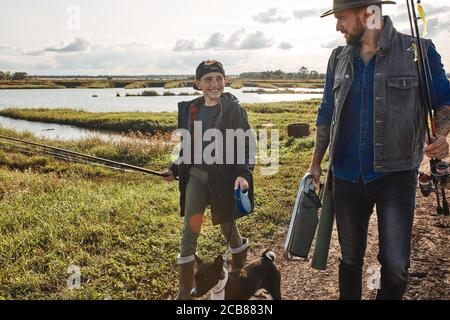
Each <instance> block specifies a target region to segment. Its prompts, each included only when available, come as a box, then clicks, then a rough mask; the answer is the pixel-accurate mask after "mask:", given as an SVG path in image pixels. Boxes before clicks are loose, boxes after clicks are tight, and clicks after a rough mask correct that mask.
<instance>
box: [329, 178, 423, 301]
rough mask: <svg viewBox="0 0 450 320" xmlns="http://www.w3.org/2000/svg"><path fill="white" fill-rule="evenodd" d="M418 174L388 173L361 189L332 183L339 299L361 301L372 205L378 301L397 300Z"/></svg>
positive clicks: (403, 284) (405, 272) (403, 277)
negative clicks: (338, 250)
mask: <svg viewBox="0 0 450 320" xmlns="http://www.w3.org/2000/svg"><path fill="white" fill-rule="evenodd" d="M416 186H417V172H416V171H415V170H411V171H404V172H397V173H392V174H389V175H387V176H385V177H382V178H380V179H378V180H375V181H373V182H370V183H368V184H364V183H363V182H362V181H360V182H359V183H353V182H350V181H347V180H341V179H337V178H334V179H333V198H334V205H335V209H336V222H337V228H338V236H339V243H340V246H341V254H342V259H341V263H340V266H339V290H340V299H361V292H362V272H363V270H362V267H363V262H364V254H365V250H366V244H367V232H368V226H369V219H370V216H371V214H372V211H373V208H374V205H376V210H377V217H378V234H379V252H378V261H379V262H380V264H381V288H380V290H378V293H377V299H401V298H402V297H403V294H404V293H405V290H406V285H407V281H408V268H409V265H410V251H411V231H412V226H413V219H414V207H415V196H416Z"/></svg>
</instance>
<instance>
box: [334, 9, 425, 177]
mask: <svg viewBox="0 0 450 320" xmlns="http://www.w3.org/2000/svg"><path fill="white" fill-rule="evenodd" d="M384 21H385V23H384V29H383V32H382V35H381V37H380V40H379V42H378V44H379V47H380V49H379V50H378V52H377V53H376V65H375V76H374V77H375V78H374V88H373V90H374V91H373V93H374V95H373V96H374V117H373V119H374V125H373V128H374V135H373V137H374V156H375V163H374V168H375V171H376V172H396V171H405V170H411V169H414V168H417V167H418V166H419V165H420V163H421V162H422V159H423V146H424V141H425V125H424V121H425V120H424V116H425V115H424V112H423V109H422V107H421V104H420V101H419V77H418V71H417V67H416V63H415V61H414V57H415V56H414V51H412V50H411V49H410V48H411V44H412V42H411V39H412V38H411V36H408V35H405V34H402V33H399V32H397V30H396V29H395V28H394V26H393V24H392V21H391V19H390V18H389V17H385V20H384ZM430 43H431V41H430V40H426V39H424V40H422V45H423V48H424V50H423V51H424V54H425V55H426V52H427V51H428V46H429V45H430ZM354 50H359V48H357V47H355V46H352V45H348V46H346V47H344V49H343V50H342V52H341V53H340V54H339V55H338V56H337V57H336V60H335V61H336V62H335V65H334V66H333V68H334V86H333V96H334V104H335V108H334V112H333V118H332V123H331V128H330V163H331V162H332V159H333V156H334V151H335V146H336V138H337V134H338V132H339V131H338V130H339V127H340V123H341V121H345V119H341V111H342V107H343V106H344V102H345V100H346V98H347V95H348V93H349V91H350V88H351V86H352V82H353V79H354V74H353V54H354ZM333 60H334V59H331V61H333Z"/></svg>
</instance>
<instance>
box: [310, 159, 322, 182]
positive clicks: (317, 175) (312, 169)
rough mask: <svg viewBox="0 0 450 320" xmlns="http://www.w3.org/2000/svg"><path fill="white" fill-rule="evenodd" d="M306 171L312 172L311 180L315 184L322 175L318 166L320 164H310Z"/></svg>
mask: <svg viewBox="0 0 450 320" xmlns="http://www.w3.org/2000/svg"><path fill="white" fill-rule="evenodd" d="M307 172H309V173H311V174H312V176H313V180H314V182H315V183H316V184H319V183H320V177H321V176H322V168H321V167H320V164H319V165H317V164H311V165H310V166H309V169H308V171H307Z"/></svg>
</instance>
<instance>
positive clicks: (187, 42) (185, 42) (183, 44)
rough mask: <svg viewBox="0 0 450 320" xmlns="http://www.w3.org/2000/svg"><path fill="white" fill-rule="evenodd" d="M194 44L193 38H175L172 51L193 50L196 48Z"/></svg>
mask: <svg viewBox="0 0 450 320" xmlns="http://www.w3.org/2000/svg"><path fill="white" fill-rule="evenodd" d="M196 45H197V44H196V41H195V39H180V40H177V43H176V44H175V47H174V48H173V51H193V50H196V49H197V48H196Z"/></svg>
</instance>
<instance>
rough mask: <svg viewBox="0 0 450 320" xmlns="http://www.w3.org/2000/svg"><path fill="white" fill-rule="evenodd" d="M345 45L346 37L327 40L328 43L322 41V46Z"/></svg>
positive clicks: (334, 46) (332, 47) (328, 47)
mask: <svg viewBox="0 0 450 320" xmlns="http://www.w3.org/2000/svg"><path fill="white" fill-rule="evenodd" d="M343 45H345V43H344V39H343V38H342V39H341V38H338V39H334V40H332V41H329V42H326V43H322V44H321V47H322V48H326V49H334V48H336V47H339V46H343Z"/></svg>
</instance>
